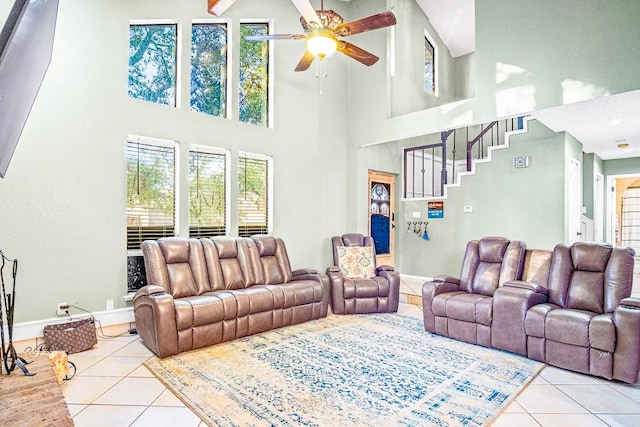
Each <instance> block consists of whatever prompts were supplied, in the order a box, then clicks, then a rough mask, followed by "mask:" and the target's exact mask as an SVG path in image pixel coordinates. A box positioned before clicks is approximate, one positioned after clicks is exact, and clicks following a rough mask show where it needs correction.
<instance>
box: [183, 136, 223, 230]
mask: <svg viewBox="0 0 640 427" xmlns="http://www.w3.org/2000/svg"><path fill="white" fill-rule="evenodd" d="M227 188H228V187H227V155H226V153H225V152H223V151H218V150H214V149H211V148H207V147H199V146H193V147H192V148H191V151H189V236H190V237H211V236H224V235H225V234H226V232H227V199H228V198H227V194H228V192H227Z"/></svg>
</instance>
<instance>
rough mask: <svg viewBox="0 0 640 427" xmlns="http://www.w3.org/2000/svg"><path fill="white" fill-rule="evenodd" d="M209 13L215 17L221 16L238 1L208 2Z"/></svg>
mask: <svg viewBox="0 0 640 427" xmlns="http://www.w3.org/2000/svg"><path fill="white" fill-rule="evenodd" d="M208 2H209V3H208V6H209V9H208V12H209V13H210V14H212V15H215V16H220V15H221V14H222V13H223V12H224V11H225V10H227V9H229V7H231V5H232V4H234V3H235V2H236V0H208Z"/></svg>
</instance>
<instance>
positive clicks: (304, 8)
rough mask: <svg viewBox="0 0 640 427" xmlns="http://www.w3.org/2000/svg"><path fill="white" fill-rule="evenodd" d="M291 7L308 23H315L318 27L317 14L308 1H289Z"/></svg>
mask: <svg viewBox="0 0 640 427" xmlns="http://www.w3.org/2000/svg"><path fill="white" fill-rule="evenodd" d="M291 1H292V2H293V5H294V6H295V7H296V9H298V12H300V15H302V17H303V18H304V20H305V21H307V22H308V23H311V22H315V23H317V24H318V25H320V18H318V14H317V13H316V11H315V9H314V8H313V6H311V3H310V2H309V0H291Z"/></svg>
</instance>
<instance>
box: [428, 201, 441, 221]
mask: <svg viewBox="0 0 640 427" xmlns="http://www.w3.org/2000/svg"><path fill="white" fill-rule="evenodd" d="M427 207H428V210H427V218H444V202H443V201H438V202H428V203H427Z"/></svg>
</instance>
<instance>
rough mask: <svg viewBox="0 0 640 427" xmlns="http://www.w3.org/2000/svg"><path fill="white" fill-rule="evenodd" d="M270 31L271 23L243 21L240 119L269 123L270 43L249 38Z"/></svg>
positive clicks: (241, 31) (252, 122)
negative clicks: (269, 24)
mask: <svg viewBox="0 0 640 427" xmlns="http://www.w3.org/2000/svg"><path fill="white" fill-rule="evenodd" d="M268 33H269V26H268V25H267V24H241V25H240V94H239V97H240V100H239V103H240V114H239V116H240V121H241V122H245V123H251V124H254V125H261V126H267V125H268V108H267V106H268V84H269V72H268V69H269V43H268V42H267V41H250V40H245V37H246V36H255V35H264V34H268Z"/></svg>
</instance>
